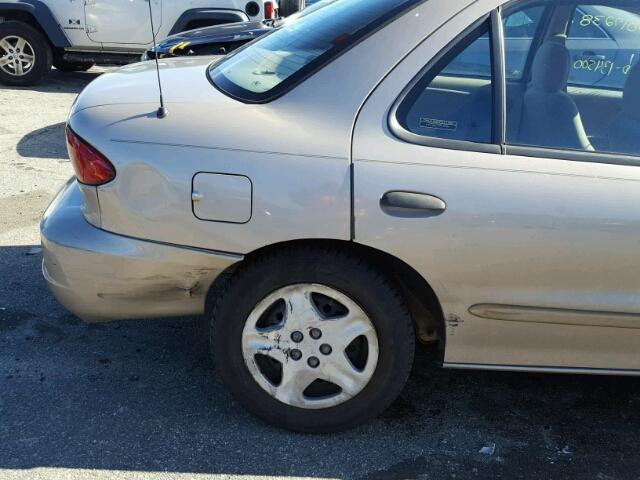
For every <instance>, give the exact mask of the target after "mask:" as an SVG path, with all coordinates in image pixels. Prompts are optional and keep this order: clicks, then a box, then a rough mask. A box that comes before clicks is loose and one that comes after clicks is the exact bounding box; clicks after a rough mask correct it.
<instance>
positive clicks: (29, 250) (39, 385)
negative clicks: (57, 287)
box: [0, 69, 640, 480]
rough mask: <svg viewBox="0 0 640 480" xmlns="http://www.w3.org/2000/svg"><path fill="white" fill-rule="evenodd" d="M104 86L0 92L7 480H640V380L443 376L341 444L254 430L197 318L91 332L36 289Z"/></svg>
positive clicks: (422, 355)
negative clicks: (56, 203) (71, 124)
mask: <svg viewBox="0 0 640 480" xmlns="http://www.w3.org/2000/svg"><path fill="white" fill-rule="evenodd" d="M102 71H103V69H92V70H91V71H89V72H86V73H78V74H63V73H61V72H57V71H55V70H54V71H52V75H51V77H50V78H49V79H48V80H47V82H46V83H45V84H43V85H41V86H38V87H31V88H23V89H17V88H6V87H1V86H0V480H5V479H8V480H13V479H21V480H22V479H29V480H31V479H145V480H146V479H187V478H195V479H198V480H199V479H219V478H225V479H226V478H228V479H240V478H242V479H244V478H251V479H269V478H314V479H325V478H331V479H333V478H340V479H354V480H377V479H413V478H419V479H444V478H457V479H462V478H504V479H509V480H511V479H519V478H535V479H549V478H559V479H580V480H583V479H597V480H608V479H637V478H640V454H639V452H638V446H639V443H640V435H639V433H640V379H637V378H618V377H589V376H574V375H542V374H523V373H492V372H463V371H445V370H441V369H439V368H438V367H437V357H436V355H435V353H434V352H431V351H429V350H428V349H427V348H421V349H420V351H419V352H418V355H417V358H416V362H415V365H414V370H413V374H412V376H411V379H410V381H409V384H408V386H407V388H406V389H405V391H404V392H403V394H402V396H401V397H400V398H399V399H398V401H396V402H395V404H394V405H393V406H392V407H391V408H390V409H389V410H388V411H387V412H386V413H385V414H383V415H382V416H381V417H380V418H378V419H376V420H374V421H372V422H370V423H368V424H367V425H364V426H362V427H360V428H358V429H355V430H352V431H350V432H346V433H343V434H339V435H319V436H315V435H299V434H292V433H289V432H285V431H282V430H278V429H275V428H272V427H269V426H266V425H264V424H263V423H261V422H260V421H258V420H256V419H255V418H253V417H252V416H251V415H249V414H248V413H247V412H245V411H244V410H243V409H242V408H241V407H240V406H239V405H238V404H237V403H236V402H235V401H234V400H233V399H232V398H231V397H230V396H229V394H227V393H226V391H225V390H224V388H223V386H222V385H221V383H220V381H219V379H218V377H217V375H216V373H215V366H214V365H213V361H212V360H211V357H210V355H209V346H208V341H207V321H206V319H205V318H172V319H166V320H148V321H119V322H111V323H105V324H97V325H88V324H85V323H83V322H82V321H80V320H79V319H77V318H76V317H74V316H73V315H72V314H70V313H68V312H67V311H65V310H64V308H62V307H61V306H60V305H59V304H58V303H57V302H56V301H55V299H54V298H53V297H52V295H51V294H50V293H49V292H48V290H47V289H46V286H45V284H44V281H43V279H42V277H41V271H40V263H41V253H40V251H39V248H38V247H39V237H38V222H39V218H40V216H41V215H42V212H43V211H44V209H45V208H46V206H47V204H48V202H49V201H50V200H51V199H52V198H53V196H54V195H55V193H56V191H57V190H58V189H59V188H60V187H61V186H62V184H63V183H64V181H65V180H66V179H67V178H68V177H69V176H71V174H72V169H71V167H70V164H69V161H68V159H67V155H66V149H65V145H64V122H65V120H66V116H67V113H68V111H69V108H70V106H71V103H72V101H73V99H74V98H75V96H76V95H77V94H78V93H79V92H80V90H81V89H82V88H83V86H84V85H86V84H87V83H88V82H89V81H91V80H92V79H93V78H95V77H96V76H97V75H99V74H100V73H101V72H102Z"/></svg>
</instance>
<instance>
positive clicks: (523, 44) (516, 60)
mask: <svg viewBox="0 0 640 480" xmlns="http://www.w3.org/2000/svg"><path fill="white" fill-rule="evenodd" d="M543 13H544V6H541V5H538V6H535V7H529V8H525V9H523V10H519V11H516V12H514V13H512V14H510V15H506V16H505V18H504V20H503V23H504V37H505V44H506V45H508V46H509V48H508V52H509V53H508V55H506V56H505V69H506V72H507V79H520V78H522V75H523V73H524V69H525V66H526V63H527V57H528V56H529V51H530V50H531V44H532V43H533V39H534V38H535V36H536V33H537V32H538V29H539V28H540V26H541V25H542V15H543Z"/></svg>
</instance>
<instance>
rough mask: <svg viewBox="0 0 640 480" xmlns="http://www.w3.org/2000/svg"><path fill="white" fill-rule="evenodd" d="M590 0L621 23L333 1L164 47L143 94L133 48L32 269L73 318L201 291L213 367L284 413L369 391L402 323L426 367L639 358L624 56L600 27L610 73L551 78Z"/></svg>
mask: <svg viewBox="0 0 640 480" xmlns="http://www.w3.org/2000/svg"><path fill="white" fill-rule="evenodd" d="M597 6H601V7H606V8H607V12H608V13H607V14H606V15H607V16H606V18H602V19H601V21H602V22H605V24H606V23H607V22H608V24H609V25H612V27H611V28H614V26H615V28H618V29H621V30H624V29H626V30H628V31H630V32H631V31H637V30H638V29H639V28H640V25H639V24H636V23H635V20H634V19H635V16H634V15H635V8H636V7H635V3H631V2H629V1H628V0H596V1H589V2H587V4H583V3H581V2H580V1H579V0H578V1H577V0H570V1H564V0H562V1H558V0H535V1H530V0H515V1H514V0H509V1H505V0H461V1H456V2H452V1H451V0H338V1H336V2H334V3H332V4H331V5H328V6H326V7H324V8H322V9H321V10H319V11H317V12H315V13H314V14H312V15H308V16H306V17H304V18H300V19H299V20H298V21H295V22H293V23H291V24H290V25H286V26H284V27H280V28H278V29H275V30H274V31H273V32H272V33H271V34H269V35H266V36H263V37H262V38H260V39H258V40H256V41H255V42H252V43H251V44H249V45H247V46H245V47H243V48H242V49H239V50H237V51H235V52H234V53H232V54H231V55H229V56H226V57H219V58H217V59H215V60H214V61H212V59H211V58H206V57H186V58H173V59H165V60H163V61H162V62H160V77H161V79H162V86H163V90H164V99H165V102H166V108H167V110H168V114H166V115H164V116H163V115H157V114H156V108H157V106H158V101H157V93H158V90H157V80H158V79H157V75H156V73H157V72H156V69H155V67H156V66H155V65H154V64H153V63H151V62H143V63H137V64H134V65H130V66H127V67H124V68H122V69H120V70H116V71H114V72H113V73H108V74H106V75H103V76H101V77H99V78H98V79H97V80H95V81H94V82H93V83H92V84H90V85H89V86H88V87H87V88H86V89H85V90H84V91H83V92H82V94H81V95H80V96H79V98H78V100H77V102H76V103H75V104H74V106H73V109H72V112H71V114H70V117H69V121H68V127H67V140H68V145H69V153H70V157H71V160H72V162H73V165H74V167H75V171H76V177H77V180H72V181H70V182H69V183H68V184H67V185H66V186H65V187H64V189H63V190H62V192H61V193H60V194H59V195H58V196H57V198H56V199H55V200H54V201H53V203H52V204H51V206H50V207H49V208H48V209H47V211H46V213H45V215H44V218H43V221H42V225H41V232H42V244H43V253H44V259H43V272H44V276H45V278H46V280H47V283H48V285H49V287H50V288H51V290H52V291H53V292H54V294H55V295H56V297H57V298H58V299H59V300H60V301H61V302H62V303H63V304H64V305H65V306H66V307H67V308H69V309H70V310H71V311H72V312H73V313H75V314H76V315H78V316H79V317H81V318H84V319H85V320H87V321H103V320H109V319H115V318H151V317H161V316H171V315H185V314H199V313H205V312H206V314H207V315H208V316H209V318H210V321H211V349H212V352H213V354H214V355H215V356H216V357H217V361H216V365H217V367H218V368H219V370H220V374H221V376H222V379H223V380H224V382H225V384H226V386H227V387H228V388H229V390H230V391H231V392H232V393H233V394H234V395H235V396H236V398H237V399H238V400H239V401H240V402H241V403H242V404H243V405H244V406H245V407H246V408H248V409H249V410H250V411H251V412H253V413H254V414H256V415H258V416H259V417H260V418H262V419H264V420H266V421H268V422H270V423H272V424H275V425H278V426H282V427H286V428H290V429H293V430H297V431H304V432H329V431H336V430H341V429H345V428H349V427H352V426H354V425H357V424H359V423H362V422H364V421H366V420H368V419H370V418H371V417H373V416H375V415H377V414H379V413H380V412H382V411H383V410H384V409H385V408H386V407H387V406H388V405H389V404H390V403H391V402H392V401H393V400H394V399H395V398H396V397H397V395H398V394H399V392H400V391H401V389H402V388H403V386H404V384H405V382H406V380H407V377H408V375H409V372H410V371H411V368H412V365H413V361H414V348H415V342H416V340H419V341H422V342H427V343H429V342H431V343H434V342H437V343H438V345H439V347H440V348H439V352H440V355H441V356H440V360H441V362H442V364H443V366H444V367H447V368H458V369H460V368H462V369H493V370H515V371H522V370H527V371H539V372H571V373H591V374H619V375H639V374H640V356H639V355H638V350H639V349H640V302H638V289H639V285H640V279H639V277H638V272H640V256H638V255H637V246H638V238H640V209H638V208H637V206H638V205H640V188H638V185H639V182H640V115H639V112H640V67H639V66H638V63H637V61H635V60H634V59H635V57H634V59H631V60H632V63H628V62H629V59H628V58H627V57H626V53H624V54H623V55H622V57H619V56H618V52H617V51H616V50H615V49H614V50H609V49H608V50H606V53H603V54H604V55H605V56H607V57H608V58H607V60H610V61H613V62H615V67H614V68H617V67H618V66H620V67H626V66H627V65H629V68H628V69H627V68H624V69H623V74H624V75H625V77H624V85H622V84H620V85H618V84H616V85H612V86H610V85H606V86H605V85H604V84H602V83H601V82H599V81H596V82H593V83H592V84H590V85H589V86H588V87H587V88H582V87H581V88H574V87H572V86H571V85H569V82H570V77H571V74H572V72H574V71H575V70H576V68H577V67H576V66H575V63H574V62H575V60H574V59H573V58H572V55H571V53H570V51H569V49H568V47H567V41H568V40H567V38H568V37H569V36H570V34H571V29H572V28H577V27H575V23H574V22H573V19H574V18H576V13H578V15H582V13H580V12H585V13H586V12H587V11H588V10H589V9H590V8H596V7H597ZM538 7H539V8H541V9H542V12H540V13H541V14H540V15H531V14H530V13H531V12H530V9H531V8H538ZM601 11H604V10H601ZM523 14H524V15H526V18H529V19H531V20H532V23H529V21H526V25H523V26H524V27H525V30H526V31H527V32H531V38H532V39H533V40H532V41H531V42H530V44H529V48H528V50H527V51H526V52H525V55H524V61H523V62H522V66H521V68H519V69H518V70H519V71H520V73H519V74H518V75H513V74H512V72H513V70H512V69H510V68H508V67H507V63H508V61H509V59H510V58H513V57H512V52H511V50H512V49H513V48H517V49H518V51H519V53H518V55H521V53H522V52H521V49H522V46H521V45H518V46H514V44H513V43H510V42H509V40H508V38H506V36H505V33H506V32H507V31H508V30H509V29H510V28H511V27H513V26H514V25H516V24H517V23H521V24H522V19H523V18H524V17H523ZM594 18H595V17H594ZM591 21H592V20H590V22H591ZM580 23H583V24H584V26H583V25H582V24H580ZM587 23H589V22H586V21H585V22H582V19H581V20H580V22H579V28H585V30H586V29H587V28H588V25H587ZM572 25H573V26H572ZM487 39H489V40H490V41H486V40H487ZM629 41H630V42H635V43H628V44H625V45H624V49H625V52H626V51H628V49H633V50H636V51H640V35H636V36H632V37H630V39H629ZM598 42H599V39H595V38H593V37H591V36H586V40H585V41H584V44H583V46H582V50H583V51H585V52H588V51H594V52H598V51H599V49H600V47H599V46H598V45H599V43H598ZM479 46H480V47H481V48H480V49H478V48H479ZM608 48H612V46H611V47H608ZM469 49H471V50H469ZM472 50H473V52H474V58H475V59H476V60H475V61H474V65H470V64H469V62H468V61H467V60H468V58H469V56H468V55H467V53H468V52H469V51H472ZM619 58H622V59H623V60H624V61H623V63H621V64H619V63H618V62H619ZM487 65H488V66H489V67H488V68H489V70H490V72H491V75H487V74H486V70H487ZM283 132H286V134H285V135H283ZM433 387H434V388H443V387H446V386H443V385H438V384H436V383H434V386H433ZM439 395H441V396H442V397H446V392H444V393H442V392H441V393H439ZM417 400H418V401H419V399H417Z"/></svg>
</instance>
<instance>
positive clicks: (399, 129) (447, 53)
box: [387, 10, 502, 154]
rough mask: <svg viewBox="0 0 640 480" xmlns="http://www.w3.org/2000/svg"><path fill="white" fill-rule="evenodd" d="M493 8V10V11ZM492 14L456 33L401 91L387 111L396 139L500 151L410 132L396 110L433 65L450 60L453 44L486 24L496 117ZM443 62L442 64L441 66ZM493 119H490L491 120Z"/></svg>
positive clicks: (493, 146) (495, 147)
mask: <svg viewBox="0 0 640 480" xmlns="http://www.w3.org/2000/svg"><path fill="white" fill-rule="evenodd" d="M494 11H495V10H494ZM493 15H494V13H493V11H492V12H491V13H488V14H486V15H484V16H482V17H481V18H480V19H478V20H476V21H475V22H474V23H473V24H471V26H469V27H467V28H466V29H465V30H463V31H462V33H460V34H459V35H457V36H456V37H455V38H454V39H453V40H452V41H451V42H449V44H447V46H446V47H444V48H443V49H442V50H441V51H440V52H438V53H437V54H436V55H435V56H434V57H433V58H432V59H431V60H430V61H429V62H427V64H426V65H425V66H424V67H423V68H421V69H420V71H419V72H418V73H417V74H416V75H415V76H414V77H413V79H412V80H411V82H409V84H408V85H407V86H406V87H405V88H404V89H403V90H402V92H401V93H400V95H399V96H398V98H397V99H396V101H395V102H394V103H393V105H392V106H391V109H390V111H389V115H388V116H387V125H388V127H389V130H390V131H391V133H392V134H393V135H394V136H395V137H396V138H398V139H399V140H403V141H405V142H407V143H412V144H416V145H422V146H425V147H434V148H442V149H446V150H464V151H472V152H481V153H497V154H501V153H502V147H501V146H500V145H499V144H496V143H478V142H471V141H467V140H451V139H448V138H438V137H427V136H423V135H418V134H417V133H413V132H411V131H409V130H408V129H406V128H405V127H404V126H403V125H402V124H401V123H400V120H398V111H399V109H400V106H401V105H402V104H403V103H404V101H405V100H406V98H407V97H408V96H409V94H410V93H411V92H412V90H413V89H414V88H415V87H416V85H417V84H418V83H420V82H421V81H422V80H423V79H424V76H425V75H427V74H428V73H429V72H430V71H432V70H433V69H435V68H440V67H444V66H446V63H447V62H449V61H451V60H453V58H454V54H457V53H459V52H456V47H457V46H459V45H460V42H463V41H465V40H466V39H468V38H469V37H471V36H472V35H474V34H475V33H476V32H477V31H478V30H480V29H482V28H484V27H485V26H488V27H489V41H490V51H491V65H492V78H491V83H492V92H493V95H492V97H493V98H492V102H493V104H494V106H493V108H492V119H493V117H494V116H495V113H496V112H495V103H496V102H495V96H496V88H495V77H496V73H497V72H496V67H495V64H496V62H494V61H493V60H494V59H493V57H494V55H495V51H494V44H495V39H494V32H493V30H494V29H493V23H492V20H491V19H492V16H493ZM443 64H444V65H443ZM493 121H494V120H492V122H493ZM494 140H495V132H494V131H493V126H492V139H491V141H492V142H494Z"/></svg>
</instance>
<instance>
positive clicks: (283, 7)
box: [279, 0, 305, 17]
mask: <svg viewBox="0 0 640 480" xmlns="http://www.w3.org/2000/svg"><path fill="white" fill-rule="evenodd" d="M304 5H305V0H280V2H279V6H280V7H279V8H280V15H281V16H282V17H288V16H289V15H293V14H294V13H297V12H299V11H300V10H303V9H304Z"/></svg>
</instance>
